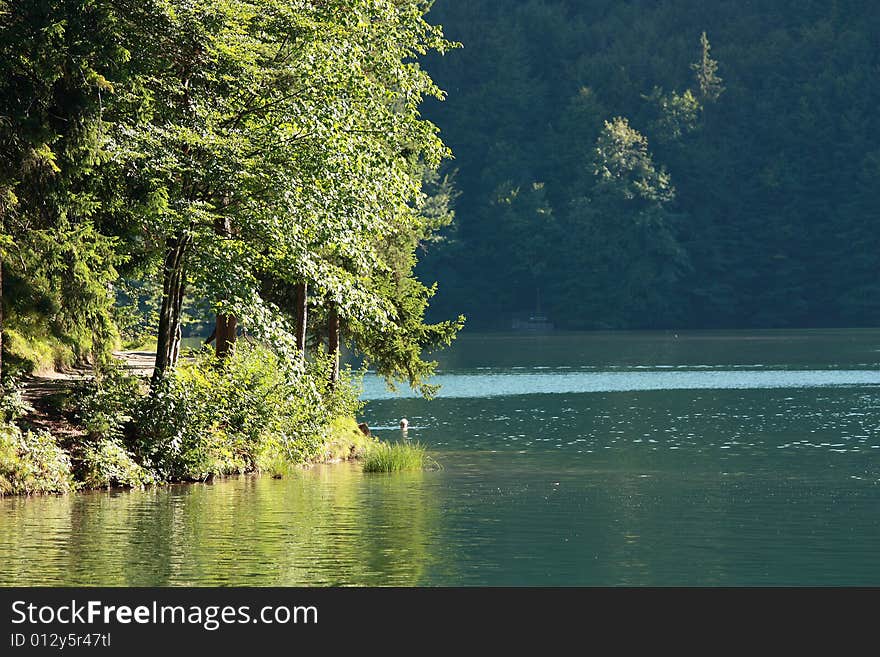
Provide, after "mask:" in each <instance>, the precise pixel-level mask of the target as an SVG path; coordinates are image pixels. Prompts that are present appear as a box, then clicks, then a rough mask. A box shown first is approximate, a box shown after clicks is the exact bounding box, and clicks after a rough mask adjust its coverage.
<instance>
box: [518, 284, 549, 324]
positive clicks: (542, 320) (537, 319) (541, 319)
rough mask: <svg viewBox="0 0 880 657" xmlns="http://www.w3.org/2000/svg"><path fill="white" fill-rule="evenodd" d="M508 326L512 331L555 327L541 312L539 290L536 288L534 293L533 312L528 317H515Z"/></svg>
mask: <svg viewBox="0 0 880 657" xmlns="http://www.w3.org/2000/svg"><path fill="white" fill-rule="evenodd" d="M510 328H512V329H513V330H514V331H536V332H538V331H553V330H555V329H556V327H555V326H554V325H553V322H551V321H550V320H549V319H548V318H547V316H546V315H545V314H544V313H542V312H541V290H540V289H538V290H536V294H535V314H534V315H532V316H531V317H529V318H528V319H520V318H515V319H514V320H513V322H511V325H510Z"/></svg>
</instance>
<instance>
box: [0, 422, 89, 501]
mask: <svg viewBox="0 0 880 657" xmlns="http://www.w3.org/2000/svg"><path fill="white" fill-rule="evenodd" d="M73 488H74V482H73V476H72V475H71V465H70V459H69V458H68V456H67V454H66V453H65V452H64V450H62V449H61V447H59V446H58V444H57V443H56V442H55V439H54V438H52V436H51V435H50V434H49V433H48V432H47V431H43V430H40V431H24V432H23V431H21V429H19V428H18V427H17V426H15V425H14V424H10V423H3V424H0V495H6V494H12V495H33V494H37V493H67V492H69V491H71V490H73Z"/></svg>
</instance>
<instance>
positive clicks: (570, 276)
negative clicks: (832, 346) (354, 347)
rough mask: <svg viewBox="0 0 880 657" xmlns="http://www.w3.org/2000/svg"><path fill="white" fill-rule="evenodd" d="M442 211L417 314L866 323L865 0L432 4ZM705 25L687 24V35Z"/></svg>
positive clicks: (876, 153)
mask: <svg viewBox="0 0 880 657" xmlns="http://www.w3.org/2000/svg"><path fill="white" fill-rule="evenodd" d="M431 18H432V20H433V21H434V22H436V23H441V24H442V25H443V26H444V29H445V32H446V34H447V35H448V36H449V37H450V38H451V39H454V40H456V41H459V42H461V43H462V44H463V48H461V49H457V50H454V51H451V52H449V53H447V54H446V55H444V56H442V57H441V56H434V57H433V58H432V59H430V61H429V62H428V65H427V68H428V69H429V71H430V72H431V74H432V77H433V78H434V79H435V80H436V81H437V83H438V85H439V86H440V87H441V88H443V89H445V90H446V91H447V93H448V100H447V102H445V103H442V104H439V103H437V104H431V105H429V106H428V107H427V110H426V116H427V117H428V118H429V119H431V120H432V121H434V122H435V123H436V124H438V126H439V127H440V128H441V130H442V131H443V134H444V136H445V138H446V141H447V143H448V144H449V145H450V146H451V148H452V150H453V152H454V153H455V156H456V160H455V162H454V163H452V165H451V166H450V169H452V168H455V169H457V175H456V176H455V183H456V185H457V187H458V190H459V192H460V196H459V197H458V199H457V221H456V225H455V226H453V227H451V228H450V229H447V231H446V233H445V241H444V242H441V243H439V244H433V245H431V248H430V249H429V251H428V253H427V255H426V257H425V258H424V259H423V262H422V264H421V265H420V271H421V272H422V274H423V275H424V277H426V278H428V279H431V280H434V279H436V280H439V281H442V283H443V284H442V286H441V290H440V292H439V294H438V297H437V298H436V300H435V304H434V311H435V312H437V313H438V317H442V316H448V315H449V314H450V311H451V310H453V309H454V310H455V311H463V312H465V313H466V314H467V315H468V318H469V322H470V326H471V327H479V326H482V327H494V328H509V327H510V322H511V319H512V318H514V317H517V316H526V317H527V316H529V315H530V314H534V313H535V312H536V305H537V298H538V295H539V294H540V305H541V311H542V312H543V313H545V314H547V315H548V316H549V318H550V319H551V320H552V321H553V322H555V323H556V325H557V326H559V327H565V328H655V327H693V328H699V327H775V326H830V325H840V326H864V325H876V324H877V323H878V322H880V285H878V283H877V270H878V264H880V250H878V241H880V239H878V234H877V230H876V222H877V219H878V216H877V215H878V210H880V191H878V190H880V185H878V181H880V130H878V127H880V126H878V112H877V108H878V101H880V85H878V82H877V73H878V64H880V49H878V43H877V40H878V34H880V10H878V9H877V7H875V6H874V5H872V4H870V3H867V4H866V3H861V2H854V1H852V0H838V1H834V0H830V1H824V2H812V1H798V2H795V1H793V0H776V1H774V2H763V3H744V2H735V1H732V0H713V1H711V2H706V1H705V0H674V1H671V2H664V3H657V2H650V1H647V0H630V1H620V0H614V1H611V0H578V1H573V0H569V1H565V0H511V1H510V2H504V3H498V2H491V1H490V0H468V2H462V1H461V0H437V2H436V4H435V6H434V8H433V10H432V13H431ZM703 33H705V34H706V35H707V39H706V40H705V41H702V40H701V35H702V34H703Z"/></svg>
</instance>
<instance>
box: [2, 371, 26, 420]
mask: <svg viewBox="0 0 880 657" xmlns="http://www.w3.org/2000/svg"><path fill="white" fill-rule="evenodd" d="M32 410H33V408H32V407H31V405H30V404H28V403H27V402H26V401H25V400H24V399H23V398H22V396H21V388H20V387H19V385H18V381H17V380H15V379H12V378H7V379H6V380H5V381H4V382H3V383H2V384H0V424H2V423H5V422H15V421H16V420H18V419H20V418H22V417H24V416H25V415H27V414H28V413H29V412H30V411H32Z"/></svg>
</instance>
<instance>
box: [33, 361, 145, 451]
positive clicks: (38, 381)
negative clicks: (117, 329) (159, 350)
mask: <svg viewBox="0 0 880 657" xmlns="http://www.w3.org/2000/svg"><path fill="white" fill-rule="evenodd" d="M113 355H114V356H115V357H116V358H118V359H119V360H121V361H123V367H124V368H125V369H127V370H129V371H130V372H131V373H132V374H136V375H138V376H149V375H150V374H151V373H152V371H153V361H154V359H155V354H154V353H153V352H148V351H120V352H116V353H114V354H113ZM91 376H92V372H91V370H90V369H88V368H77V369H72V370H68V371H65V372H49V373H46V374H40V375H32V376H28V377H24V378H23V379H22V380H21V396H22V399H24V401H25V402H27V403H28V405H29V406H30V407H31V408H32V409H33V411H31V412H29V413H27V414H26V415H25V416H24V418H22V419H23V420H24V422H25V423H26V424H28V425H30V426H31V427H33V428H35V429H45V430H47V431H49V432H50V433H51V434H52V435H53V436H55V437H56V439H58V440H59V441H61V442H65V441H68V440H71V439H73V438H75V437H78V436H82V434H83V432H82V430H81V429H79V428H78V427H76V426H75V425H74V424H73V423H72V421H71V420H72V418H71V417H70V416H69V410H68V409H67V406H68V405H67V404H66V402H67V400H68V399H69V397H70V395H71V394H72V393H73V391H74V390H75V389H76V386H77V384H79V383H81V382H82V381H85V380H86V379H89V378H91Z"/></svg>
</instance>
